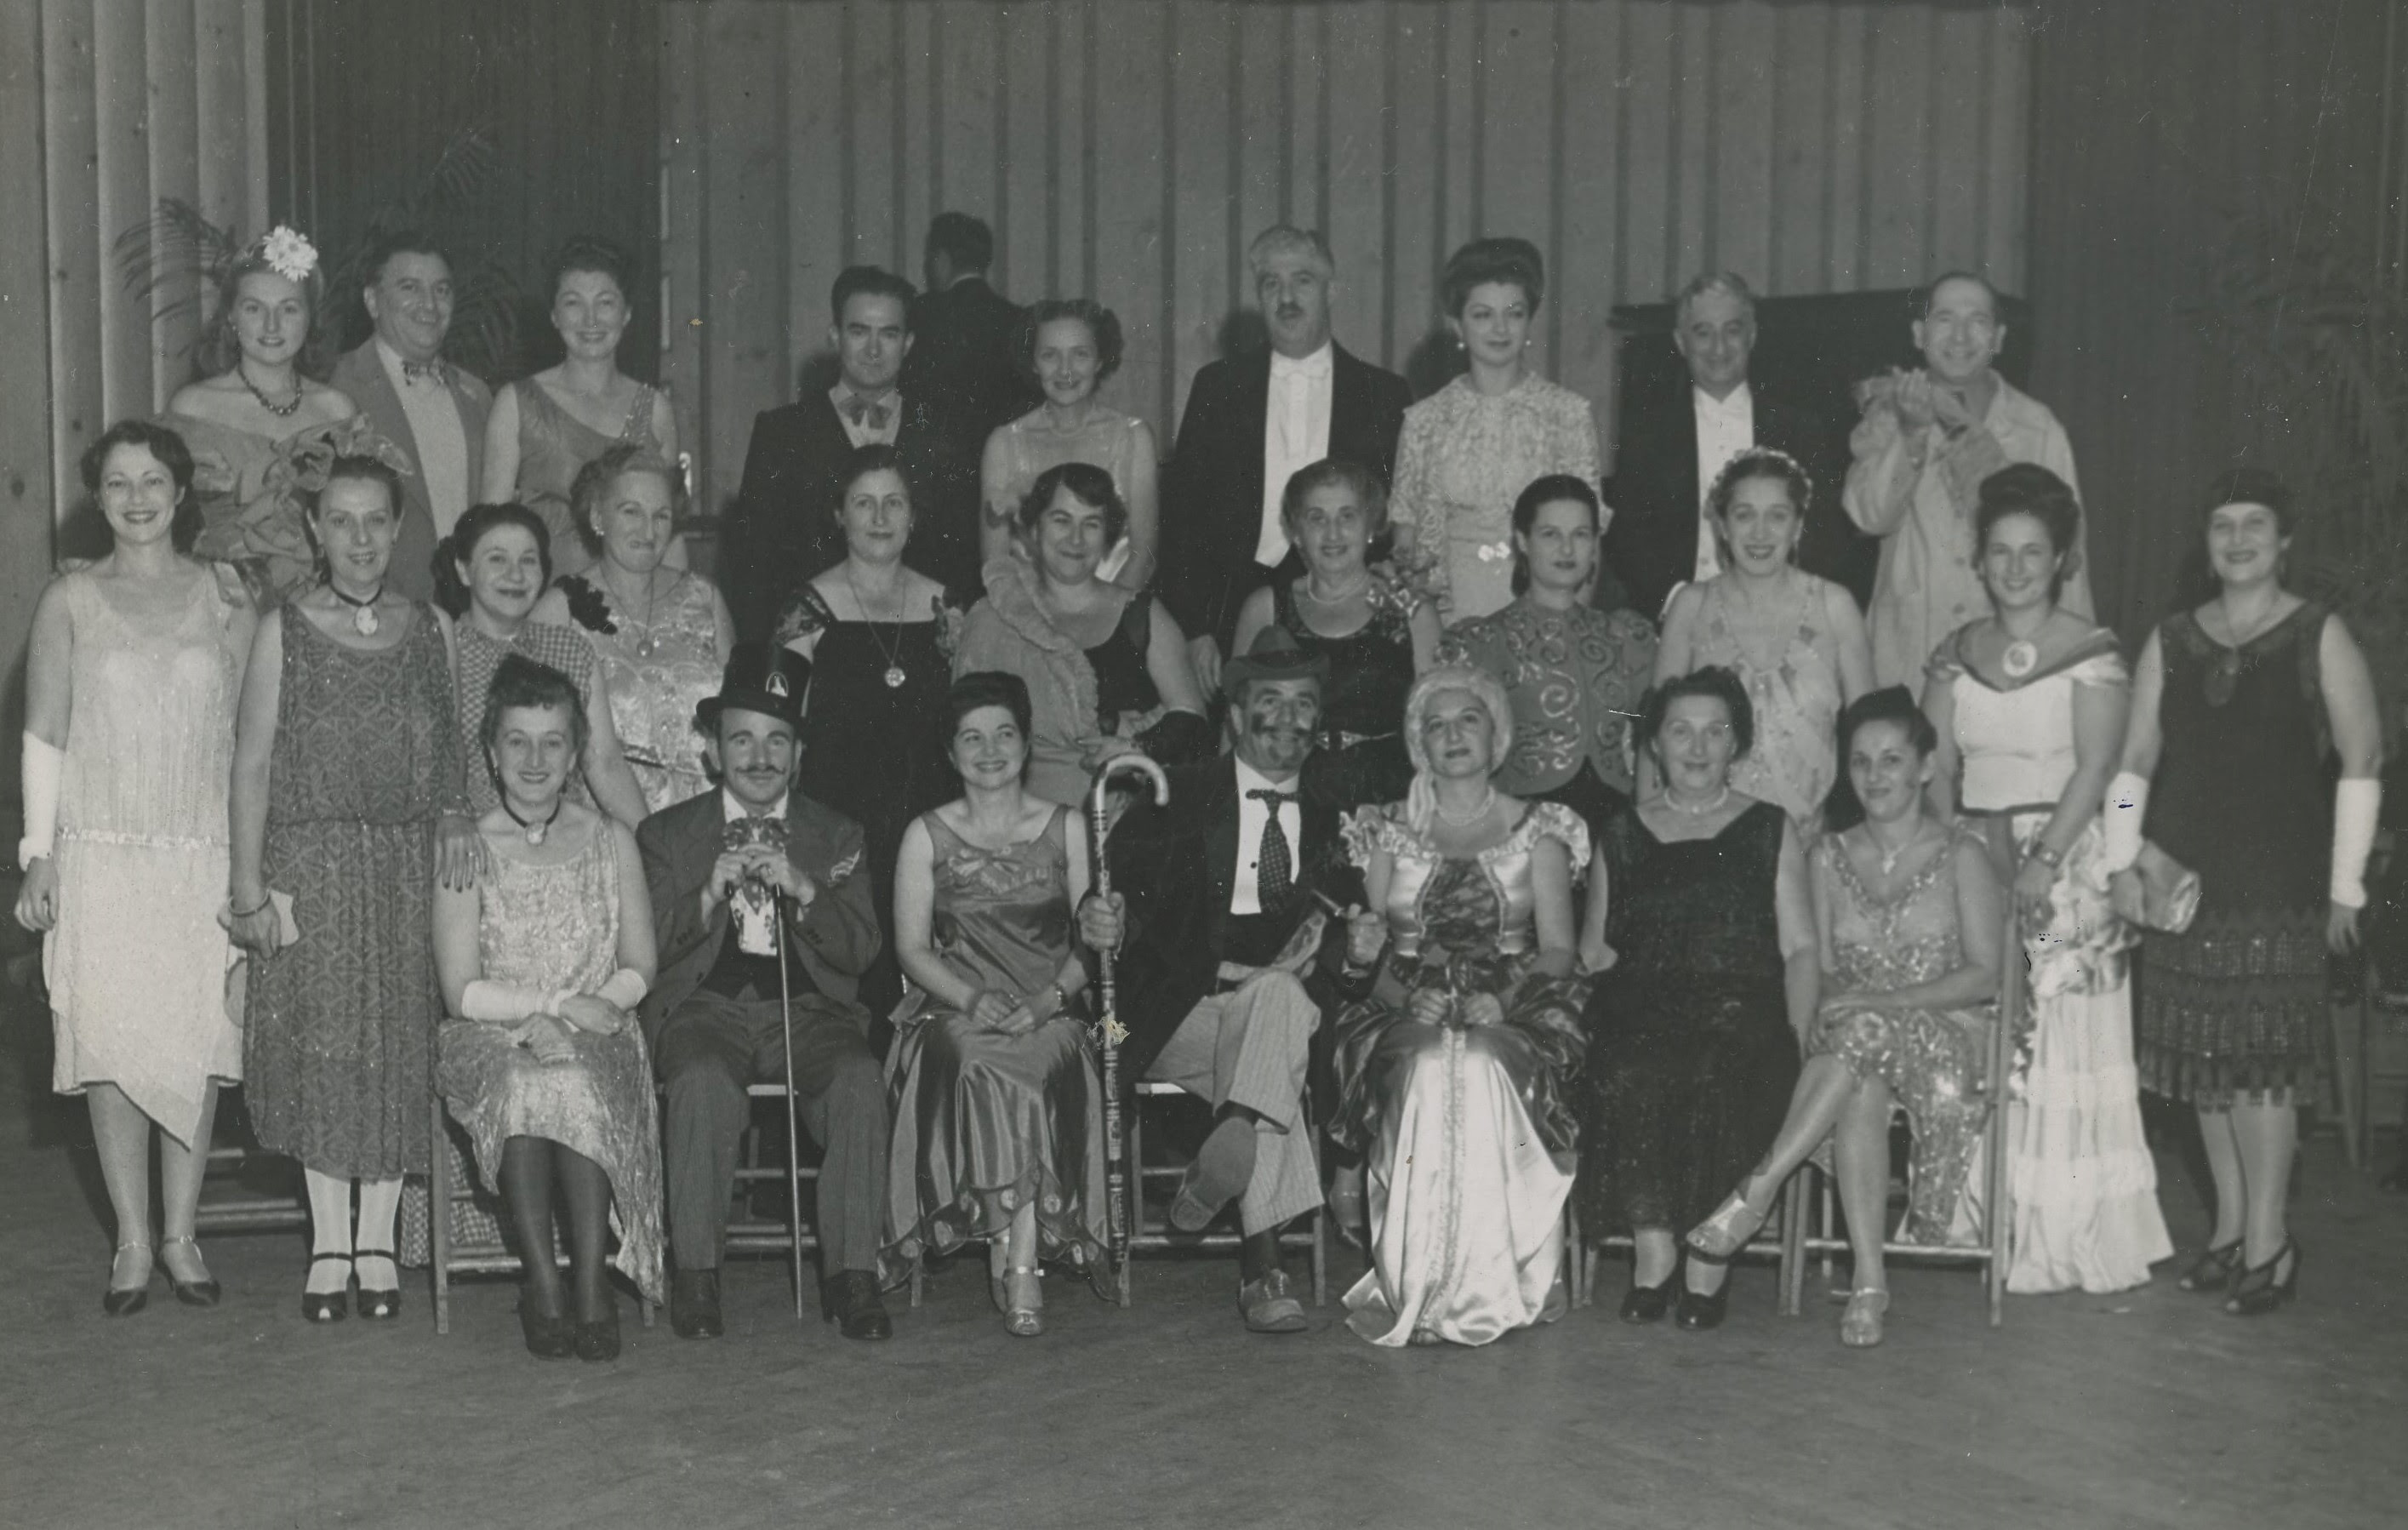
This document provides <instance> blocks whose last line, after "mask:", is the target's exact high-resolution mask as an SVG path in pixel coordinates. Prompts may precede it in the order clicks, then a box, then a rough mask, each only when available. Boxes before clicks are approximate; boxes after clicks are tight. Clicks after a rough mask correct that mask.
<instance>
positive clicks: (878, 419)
mask: <svg viewBox="0 0 2408 1530" xmlns="http://www.w3.org/2000/svg"><path fill="white" fill-rule="evenodd" d="M838 408H840V409H842V410H843V411H844V417H845V418H846V419H847V420H850V421H852V422H853V424H854V425H855V426H857V427H859V428H860V429H863V430H884V429H885V428H886V417H887V415H888V414H889V413H891V412H892V411H893V408H894V406H892V405H890V404H888V403H887V402H886V401H884V400H883V399H870V398H864V397H862V396H861V395H860V394H859V393H847V394H846V395H845V399H844V402H843V403H842V404H840V405H839V406H838Z"/></svg>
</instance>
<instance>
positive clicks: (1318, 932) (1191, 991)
mask: <svg viewBox="0 0 2408 1530" xmlns="http://www.w3.org/2000/svg"><path fill="white" fill-rule="evenodd" d="M1328 667H1329V666H1328V661H1327V659H1326V658H1325V657H1323V656H1321V655H1318V654H1314V655H1311V656H1308V655H1306V654H1305V653H1304V651H1302V650H1301V649H1299V648H1298V647H1297V641H1296V639H1295V638H1294V637H1292V636H1289V635H1288V633H1287V632H1286V630H1285V629H1283V628H1281V627H1266V628H1265V629H1263V631H1262V633H1261V634H1260V635H1259V636H1256V638H1255V639H1254V647H1253V649H1252V650H1251V651H1248V652H1247V653H1245V654H1243V655H1240V657H1238V658H1235V659H1232V660H1230V661H1229V664H1228V666H1227V668H1226V671H1225V672H1224V673H1223V676H1222V679H1223V682H1224V689H1225V691H1226V694H1227V696H1228V700H1229V732H1230V734H1231V736H1232V742H1233V744H1234V746H1235V750H1234V753H1233V754H1232V755H1231V756H1229V757H1226V758H1223V759H1219V760H1212V761H1208V762H1199V763H1197V764H1195V765H1174V766H1171V767H1170V769H1169V771H1168V775H1169V778H1170V800H1169V802H1168V805H1166V806H1162V807H1156V806H1155V805H1154V803H1153V802H1152V801H1151V800H1143V799H1141V800H1140V801H1139V802H1138V803H1137V804H1136V805H1135V806H1134V807H1132V808H1129V809H1128V811H1127V812H1126V813H1125V814H1124V815H1123V816H1122V818H1121V820H1120V822H1118V823H1117V824H1116V825H1115V826H1114V827H1113V829H1112V832H1111V839H1110V841H1109V851H1108V853H1109V854H1110V856H1111V873H1112V893H1111V897H1110V898H1102V897H1097V896H1093V895H1091V896H1089V897H1088V898H1087V899H1086V901H1085V902H1083V903H1082V904H1081V905H1080V908H1079V933H1080V937H1081V938H1082V939H1083V940H1084V941H1085V943H1086V945H1087V946H1088V948H1089V949H1090V950H1093V951H1117V953H1118V962H1117V967H1116V971H1115V976H1116V977H1117V979H1118V981H1119V987H1120V1002H1119V1018H1120V1021H1121V1022H1122V1023H1123V1024H1124V1025H1125V1026H1127V1027H1128V1032H1129V1036H1128V1039H1127V1040H1125V1041H1124V1042H1123V1043H1121V1064H1122V1066H1123V1068H1124V1070H1125V1077H1131V1078H1140V1079H1154V1080H1163V1081H1165V1082H1168V1083H1173V1084H1177V1085H1178V1086H1179V1087H1180V1088H1182V1089H1183V1090H1185V1091H1187V1092H1188V1093H1189V1094H1195V1095H1197V1096H1198V1097H1199V1098H1201V1099H1203V1100H1205V1101H1206V1102H1207V1103H1209V1104H1210V1105H1211V1107H1212V1108H1213V1110H1214V1112H1215V1115H1216V1120H1215V1122H1214V1124H1213V1127H1212V1131H1211V1135H1210V1136H1209V1137H1206V1138H1205V1141H1204V1145H1203V1147H1202V1148H1201V1149H1200V1150H1198V1151H1197V1154H1196V1160H1195V1162H1194V1164H1192V1165H1190V1166H1189V1168H1188V1171H1187V1176H1186V1179H1185V1180H1183V1182H1182V1183H1181V1185H1180V1187H1179V1194H1178V1196H1177V1198H1176V1199H1174V1200H1173V1201H1172V1202H1171V1207H1170V1221H1171V1223H1172V1225H1173V1226H1174V1227H1176V1228H1178V1229H1179V1230H1180V1231H1183V1232H1187V1233H1200V1232H1201V1231H1203V1229H1204V1228H1205V1226H1206V1225H1207V1224H1208V1223H1211V1221H1212V1220H1213V1219H1214V1218H1215V1217H1217V1216H1219V1215H1220V1214H1221V1211H1222V1209H1223V1208H1225V1207H1226V1206H1227V1205H1228V1203H1229V1202H1230V1201H1232V1200H1235V1201H1236V1202H1237V1203H1238V1214H1239V1224H1240V1228H1241V1230H1242V1232H1243V1234H1244V1242H1243V1245H1242V1246H1241V1249H1240V1271H1241V1273H1242V1276H1243V1283H1242V1284H1241V1285H1240V1288H1239V1294H1238V1306H1239V1309H1240V1311H1241V1312H1242V1313H1243V1314H1244V1316H1245V1321H1246V1326H1247V1327H1248V1328H1250V1329H1252V1330H1253V1331H1254V1332H1255V1333H1259V1334H1290V1333H1297V1332H1300V1331H1301V1330H1303V1329H1304V1328H1305V1327H1306V1326H1307V1325H1308V1324H1307V1320H1306V1317H1305V1313H1304V1304H1303V1303H1302V1302H1301V1301H1299V1300H1298V1299H1297V1297H1296V1296H1295V1295H1294V1294H1292V1293H1291V1291H1290V1290H1289V1287H1288V1280H1287V1274H1286V1272H1285V1271H1284V1270H1283V1269H1282V1268H1281V1267H1280V1251H1279V1235H1280V1230H1281V1229H1282V1228H1283V1227H1284V1226H1285V1225H1286V1224H1287V1223H1290V1222H1292V1221H1294V1220H1295V1219H1296V1218H1297V1217H1299V1216H1302V1215H1304V1214H1305V1213H1306V1212H1309V1211H1311V1210H1312V1209H1313V1208H1315V1207H1317V1206H1319V1205H1320V1204H1321V1168H1320V1160H1319V1157H1318V1155H1317V1153H1316V1152H1315V1151H1314V1145H1313V1128H1312V1122H1311V1119H1310V1118H1309V1117H1308V1116H1307V1114H1306V1112H1305V1108H1304V1094H1305V1075H1306V1071H1307V1065H1308V1062H1309V1060H1310V1052H1311V1048H1312V1037H1313V1033H1314V1032H1315V1031H1316V1030H1318V1029H1319V1028H1320V1025H1321V1020H1322V1012H1323V1010H1324V1008H1327V1007H1328V1006H1331V1005H1334V1004H1336V1003H1339V1002H1342V1001H1343V1000H1345V999H1350V998H1357V997H1360V996H1361V995H1362V994H1367V993H1369V991H1370V985H1371V978H1372V974H1371V971H1370V970H1369V969H1370V964H1371V962H1372V960H1373V959H1374V958H1375V957H1376V956H1377V954H1378V951H1379V949H1380V941H1381V939H1382V938H1383V932H1382V930H1381V925H1380V921H1379V918H1378V916H1377V915H1375V914H1373V915H1367V914H1364V913H1362V911H1361V909H1360V908H1359V905H1360V903H1361V901H1362V896H1363V894H1362V877H1361V875H1360V874H1359V873H1358V872H1356V871H1355V868H1354V866H1353V865H1351V864H1350V862H1349V861H1348V858H1347V853H1346V847H1345V845H1344V843H1343V841H1342V840H1341V839H1340V824H1339V809H1338V806H1337V804H1336V803H1335V801H1334V800H1330V799H1328V798H1326V797H1325V796H1321V795H1318V794H1315V793H1313V792H1312V790H1310V789H1309V788H1307V787H1306V786H1305V785H1304V782H1303V777H1304V773H1305V770H1304V767H1305V761H1306V758H1307V757H1308V756H1309V755H1310V754H1311V753H1312V740H1313V736H1314V734H1315V733H1316V731H1317V730H1318V729H1319V727H1320V722H1321V688H1322V685H1323V684H1324V682H1325V681H1326V679H1327V678H1328ZM1325 899H1326V900H1328V901H1327V902H1326V903H1325V902H1324V900H1325ZM1340 906H1343V907H1346V908H1348V910H1349V916H1350V917H1349V918H1348V919H1347V920H1343V921H1340V920H1333V919H1331V918H1329V917H1328V915H1327V913H1326V911H1325V910H1326V908H1335V907H1340Z"/></svg>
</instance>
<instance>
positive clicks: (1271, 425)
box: [1254, 341, 1336, 568]
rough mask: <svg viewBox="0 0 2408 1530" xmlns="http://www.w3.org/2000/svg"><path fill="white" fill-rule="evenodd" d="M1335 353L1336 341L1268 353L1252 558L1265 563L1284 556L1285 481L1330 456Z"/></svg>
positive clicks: (1274, 564)
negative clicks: (1259, 503) (1300, 351)
mask: <svg viewBox="0 0 2408 1530" xmlns="http://www.w3.org/2000/svg"><path fill="white" fill-rule="evenodd" d="M1335 353H1336V342H1334V341H1328V342H1324V343H1323V345H1322V347H1321V349H1320V350H1316V351H1314V352H1313V353H1312V355H1310V356H1307V357H1304V358H1303V359H1302V360H1300V361H1299V360H1297V359H1294V358H1292V357H1287V356H1283V355H1281V354H1280V353H1279V352H1277V351H1273V352H1271V392H1270V402H1269V404H1268V405H1267V406H1266V407H1265V409H1264V412H1263V529H1262V534H1261V535H1260V536H1257V537H1256V538H1255V540H1254V562H1256V563H1258V564H1260V565H1263V566H1264V567H1265V568H1273V567H1277V566H1278V565H1279V562H1280V560H1281V559H1283V558H1285V557H1286V556H1287V528H1286V527H1285V526H1283V525H1282V524H1281V523H1280V504H1281V502H1282V500H1283V499H1284V498H1285V497H1286V494H1287V480H1288V479H1290V478H1292V477H1293V476H1295V473H1296V471H1297V468H1300V467H1310V466H1312V465H1313V464H1314V463H1317V462H1319V461H1320V460H1321V459H1322V458H1324V457H1326V456H1328V455H1329V395H1330V390H1331V388H1332V386H1333V384H1332V382H1331V380H1330V379H1331V378H1332V377H1333V375H1334V372H1335V365H1336V364H1335V363H1334V362H1333V360H1332V357H1333V356H1334V355H1335Z"/></svg>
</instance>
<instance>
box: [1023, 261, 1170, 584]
mask: <svg viewBox="0 0 2408 1530" xmlns="http://www.w3.org/2000/svg"><path fill="white" fill-rule="evenodd" d="M1016 344H1017V347H1018V353H1019V360H1020V366H1021V370H1022V371H1024V372H1025V373H1026V374H1028V376H1029V377H1030V378H1031V379H1033V380H1034V381H1035V382H1036V384H1037V386H1038V389H1039V392H1040V393H1043V395H1044V401H1043V402H1042V403H1040V404H1039V405H1038V406H1037V408H1033V409H1031V410H1029V411H1028V412H1027V413H1026V414H1024V415H1022V416H1021V417H1020V418H1019V419H1017V420H1014V421H1011V422H1009V423H1006V424H1003V425H999V426H997V427H996V430H995V433H994V434H993V435H991V436H988V437H987V438H986V450H985V453H984V455H983V456H982V457H981V459H980V461H979V503H980V504H981V505H982V506H983V507H984V512H983V514H982V519H981V521H980V529H979V563H980V565H982V566H983V565H986V564H988V563H991V562H993V561H994V560H995V559H996V558H1001V557H1008V556H1011V555H1012V554H1013V552H1014V551H1015V549H1014V547H1013V544H1012V530H1013V526H1014V523H1015V522H1017V521H1018V520H1019V518H1020V502H1021V501H1022V500H1024V499H1026V498H1027V497H1028V491H1029V488H1030V486H1031V485H1033V484H1035V483H1036V481H1037V476H1038V475H1039V473H1042V472H1044V471H1045V470H1046V469H1047V468H1049V467H1057V466H1059V465H1062V464H1064V463H1072V462H1082V463H1093V464H1094V465H1097V467H1100V468H1102V469H1103V470H1104V471H1105V472H1107V473H1110V474H1111V476H1112V487H1114V488H1115V489H1118V490H1119V491H1120V495H1121V501H1122V503H1123V504H1125V505H1126V506H1127V507H1128V535H1127V536H1124V537H1122V538H1121V539H1120V541H1119V542H1118V543H1117V544H1116V545H1115V546H1114V547H1113V548H1112V551H1111V552H1109V553H1107V554H1106V555H1105V557H1104V561H1103V562H1102V563H1101V564H1100V565H1097V569H1096V574H1097V578H1099V579H1111V580H1113V581H1115V582H1117V583H1119V584H1121V585H1123V586H1125V587H1126V588H1128V589H1131V590H1142V589H1144V588H1145V587H1146V585H1147V584H1149V583H1151V582H1152V581H1153V579H1154V565H1155V562H1156V557H1157V552H1158V550H1159V549H1160V547H1161V545H1162V544H1161V536H1160V533H1159V530H1158V526H1157V522H1156V507H1157V506H1158V504H1159V503H1160V499H1159V494H1158V493H1157V491H1156V488H1155V482H1154V427H1152V426H1151V425H1148V424H1147V423H1146V422H1144V421H1142V420H1140V419H1138V418H1137V417H1136V416H1135V415H1127V414H1123V413H1121V412H1120V411H1119V410H1118V409H1108V408H1104V407H1103V406H1102V405H1101V404H1099V403H1097V400H1096V393H1097V390H1098V389H1100V388H1101V387H1103V385H1104V382H1105V379H1108V378H1110V377H1111V375H1112V374H1113V373H1114V372H1117V371H1119V370H1120V365H1121V322H1120V319H1119V317H1118V316H1117V315H1115V314H1114V313H1113V312H1112V310H1111V309H1110V308H1108V307H1104V306H1103V305H1102V304H1100V303H1094V302H1090V301H1089V300H1087V299H1086V298H1083V297H1073V298H1058V297H1057V298H1048V299H1046V300H1045V301H1044V302H1042V303H1039V304H1038V305H1036V306H1035V307H1032V308H1030V309H1029V310H1028V317H1027V318H1026V319H1025V320H1024V321H1022V322H1021V326H1020V334H1019V336H1018V339H1017V341H1016Z"/></svg>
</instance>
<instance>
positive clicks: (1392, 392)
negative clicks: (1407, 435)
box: [1154, 224, 1412, 691]
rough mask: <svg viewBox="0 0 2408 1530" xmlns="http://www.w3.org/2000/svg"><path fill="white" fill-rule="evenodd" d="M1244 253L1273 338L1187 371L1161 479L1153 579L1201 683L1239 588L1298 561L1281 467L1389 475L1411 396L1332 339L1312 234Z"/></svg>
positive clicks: (1283, 232) (1325, 274)
mask: <svg viewBox="0 0 2408 1530" xmlns="http://www.w3.org/2000/svg"><path fill="white" fill-rule="evenodd" d="M1246 258H1247V261H1248V264H1249V265H1252V267H1253V269H1254V296H1255V300H1256V301H1257V302H1259V303H1260V304H1261V305H1262V310H1263V321H1264V323H1265V324H1266V325H1267V326H1268V328H1269V331H1270V339H1271V344H1270V349H1269V350H1264V351H1257V352H1254V353H1253V354H1250V355H1243V356H1231V357H1228V358H1226V359H1224V360H1221V361H1216V362H1211V363H1208V364H1206V365H1205V366H1204V368H1203V370H1201V371H1199V372H1197V374H1196V382H1195V385H1194V386H1193V387H1191V388H1190V389H1189V390H1188V393H1187V412H1186V414H1185V415H1184V416H1183V418H1182V419H1181V421H1180V422H1179V438H1178V440H1177V442H1176V443H1175V444H1174V450H1173V454H1172V456H1171V459H1170V462H1169V463H1168V465H1167V466H1166V468H1165V470H1164V473H1163V480H1162V501H1163V514H1162V572H1161V576H1160V577H1159V578H1158V579H1156V580H1155V581H1154V583H1155V587H1156V589H1157V590H1159V592H1160V593H1161V595H1162V599H1163V602H1164V604H1165V605H1167V606H1168V608H1170V614H1171V615H1173V616H1175V617H1177V618H1178V619H1179V624H1180V627H1181V628H1182V629H1183V631H1185V632H1186V634H1187V636H1188V640H1189V644H1190V647H1191V648H1192V650H1193V652H1194V658H1195V662H1196V671H1197V678H1198V679H1201V680H1203V682H1204V688H1205V689H1206V690H1207V691H1210V690H1211V689H1212V687H1213V681H1214V679H1215V678H1216V677H1218V676H1219V674H1220V672H1221V657H1222V654H1223V652H1224V651H1225V650H1226V645H1227V644H1228V643H1229V641H1230V640H1231V639H1232V638H1233V636H1235V634H1236V631H1237V625H1238V609H1239V608H1240V607H1241V606H1243V605H1244V604H1245V601H1246V596H1247V595H1249V594H1251V593H1254V589H1255V587H1256V586H1258V585H1260V584H1263V583H1264V582H1266V581H1267V580H1269V579H1271V578H1272V577H1273V575H1274V573H1275V572H1276V571H1277V570H1279V569H1280V568H1281V567H1282V566H1283V565H1286V566H1287V567H1288V569H1289V571H1290V572H1291V573H1293V572H1294V571H1295V569H1296V566H1297V565H1295V564H1294V563H1292V562H1291V558H1292V556H1293V550H1292V549H1290V548H1289V546H1288V540H1287V532H1286V529H1285V527H1284V525H1283V522H1281V519H1280V496H1281V495H1282V494H1283V493H1285V492H1286V489H1287V480H1288V475H1289V474H1291V473H1294V472H1295V471H1296V470H1297V468H1300V467H1305V466H1308V465H1312V464H1313V463H1317V462H1319V461H1321V459H1323V458H1324V457H1344V458H1347V459H1349V460H1351V461H1354V462H1358V463H1361V464H1362V465H1364V466H1366V467H1369V469H1371V471H1373V472H1375V473H1377V474H1379V475H1380V480H1381V481H1382V482H1383V483H1384V482H1386V481H1387V480H1388V479H1389V477H1390V476H1391V474H1392V473H1393V472H1394V470H1395V468H1396V465H1397V433H1398V431H1400V430H1402V429H1403V428H1404V422H1405V407H1406V406H1407V405H1409V404H1411V403H1412V389H1411V388H1410V387H1409V386H1408V385H1407V384H1406V382H1405V379H1402V378H1400V377H1398V376H1397V375H1396V374H1395V373H1394V372H1387V371H1383V370H1381V369H1380V368H1379V367H1376V366H1373V365H1370V364H1369V362H1365V361H1359V360H1357V359H1356V358H1355V356H1353V355H1352V354H1350V353H1349V352H1348V351H1347V350H1346V349H1345V348H1344V347H1343V346H1340V345H1339V344H1338V343H1337V342H1336V341H1335V340H1333V339H1331V338H1330V334H1329V295H1330V284H1331V282H1332V281H1334V280H1335V279H1336V278H1337V272H1338V266H1337V262H1336V260H1335V259H1334V258H1333V257H1332V256H1331V255H1330V252H1329V246H1328V244H1327V243H1326V242H1325V241H1324V240H1323V239H1322V237H1321V236H1320V235H1319V234H1317V233H1311V232H1308V231H1306V230H1304V229H1298V228H1290V227H1288V226H1287V225H1285V224H1280V225H1278V226H1276V227H1273V228H1269V229H1266V230H1264V231H1263V233H1262V234H1261V235H1259V236H1256V238H1255V239H1254V245H1253V246H1252V248H1250V249H1249V250H1247V254H1246Z"/></svg>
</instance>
